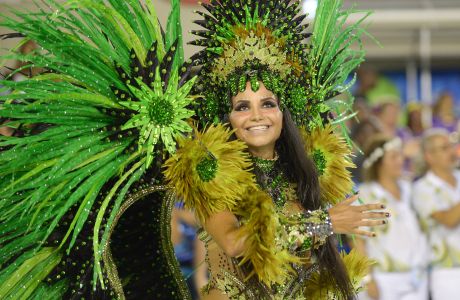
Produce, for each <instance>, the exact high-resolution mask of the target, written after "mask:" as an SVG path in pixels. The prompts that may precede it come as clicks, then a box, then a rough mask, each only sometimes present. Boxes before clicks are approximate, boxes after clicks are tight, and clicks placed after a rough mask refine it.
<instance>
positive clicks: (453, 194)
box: [413, 128, 460, 300]
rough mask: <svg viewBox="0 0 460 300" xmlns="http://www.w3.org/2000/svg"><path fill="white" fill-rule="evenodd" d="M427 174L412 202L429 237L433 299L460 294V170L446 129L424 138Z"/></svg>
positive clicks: (420, 180)
mask: <svg viewBox="0 0 460 300" xmlns="http://www.w3.org/2000/svg"><path fill="white" fill-rule="evenodd" d="M422 151H423V156H424V158H425V162H426V164H427V167H428V171H427V172H426V174H425V176H423V177H422V178H421V179H419V180H418V181H417V182H416V183H415V184H414V194H413V201H414V206H415V209H416V210H417V212H418V214H419V221H420V224H421V227H422V229H423V230H424V232H425V233H426V235H427V236H428V241H429V245H430V260H431V276H430V286H431V297H432V300H445V299H458V297H459V295H460V285H459V278H460V225H459V224H460V171H458V170H455V169H454V166H455V164H456V160H457V157H456V154H455V147H454V143H453V142H452V141H451V140H450V139H449V133H448V131H447V130H446V129H441V128H433V129H429V130H428V131H427V132H426V133H425V134H424V137H423V139H422Z"/></svg>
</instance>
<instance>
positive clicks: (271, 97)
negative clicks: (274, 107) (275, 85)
mask: <svg viewBox="0 0 460 300" xmlns="http://www.w3.org/2000/svg"><path fill="white" fill-rule="evenodd" d="M265 100H276V98H275V97H273V96H269V97H265V98H262V99H260V101H265Z"/></svg>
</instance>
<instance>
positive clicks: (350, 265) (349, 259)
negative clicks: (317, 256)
mask: <svg viewBox="0 0 460 300" xmlns="http://www.w3.org/2000/svg"><path fill="white" fill-rule="evenodd" d="M340 256H341V257H342V261H343V263H344V265H345V268H346V270H347V274H348V277H349V278H350V281H351V283H352V285H353V288H354V290H355V292H359V291H360V290H361V289H362V287H361V282H362V280H363V278H364V277H365V276H366V275H367V274H368V272H369V270H370V268H371V266H372V265H373V264H374V261H372V260H370V259H369V258H368V257H366V256H365V255H362V254H360V253H359V252H358V251H356V250H355V249H353V250H351V251H350V253H348V254H346V253H345V252H342V253H341V255H340ZM320 277H321V276H320V274H319V272H315V273H313V274H312V276H311V277H310V279H309V280H308V281H307V282H306V286H305V290H304V295H305V296H306V297H307V298H308V299H315V300H316V299H317V300H329V299H335V297H336V291H335V288H334V286H333V284H332V282H333V281H332V280H331V279H328V278H324V277H321V279H320Z"/></svg>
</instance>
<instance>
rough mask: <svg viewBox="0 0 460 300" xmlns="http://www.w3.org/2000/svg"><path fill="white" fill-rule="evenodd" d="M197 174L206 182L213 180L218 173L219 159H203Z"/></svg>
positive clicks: (197, 167) (198, 166)
mask: <svg viewBox="0 0 460 300" xmlns="http://www.w3.org/2000/svg"><path fill="white" fill-rule="evenodd" d="M196 172H197V173H198V176H200V179H201V180H203V181H204V182H209V181H211V180H213V179H214V178H215V177H216V173H217V159H213V158H203V159H202V160H201V161H200V162H199V163H198V165H197V166H196Z"/></svg>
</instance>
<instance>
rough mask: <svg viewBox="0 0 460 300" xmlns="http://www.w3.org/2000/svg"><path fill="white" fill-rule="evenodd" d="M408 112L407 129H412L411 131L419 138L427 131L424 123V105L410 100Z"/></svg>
mask: <svg viewBox="0 0 460 300" xmlns="http://www.w3.org/2000/svg"><path fill="white" fill-rule="evenodd" d="M406 114H407V123H406V124H407V129H409V130H410V133H411V134H412V136H413V137H415V138H419V137H421V136H422V135H423V132H424V131H425V126H424V124H423V118H422V114H423V106H422V105H421V104H420V103H417V102H410V103H408V104H407V107H406Z"/></svg>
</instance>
